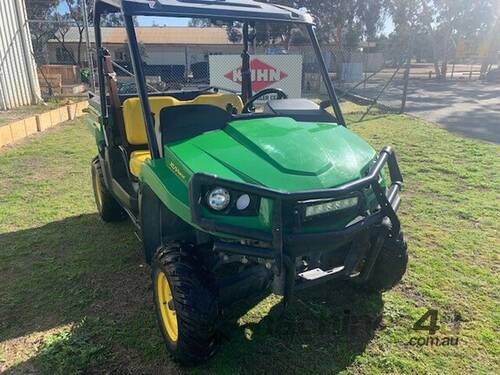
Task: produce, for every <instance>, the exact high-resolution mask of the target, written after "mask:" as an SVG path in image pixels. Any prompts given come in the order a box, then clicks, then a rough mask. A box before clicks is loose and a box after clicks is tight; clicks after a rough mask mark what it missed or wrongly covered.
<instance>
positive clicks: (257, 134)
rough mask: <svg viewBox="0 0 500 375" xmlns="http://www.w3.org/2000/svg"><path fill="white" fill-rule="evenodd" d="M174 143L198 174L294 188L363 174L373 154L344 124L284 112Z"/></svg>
mask: <svg viewBox="0 0 500 375" xmlns="http://www.w3.org/2000/svg"><path fill="white" fill-rule="evenodd" d="M170 148H171V150H172V151H173V152H174V153H175V154H176V155H177V157H179V159H180V160H181V161H182V162H183V163H184V164H185V165H186V166H187V167H189V168H190V169H191V170H192V171H193V172H195V173H196V172H203V173H207V174H214V175H217V176H219V177H223V178H227V179H232V180H236V181H245V182H249V183H253V184H257V185H262V186H266V187H269V188H273V189H276V190H281V191H290V192H293V191H300V190H311V189H323V188H331V187H335V186H339V185H342V184H344V183H347V182H350V181H353V180H356V179H359V178H361V177H362V175H361V174H362V171H364V170H365V167H366V166H367V165H368V163H369V162H370V161H371V160H372V159H373V158H374V156H375V151H374V150H373V148H372V147H370V146H369V145H368V144H367V143H366V142H365V141H363V140H362V139H361V138H359V137H358V136H357V135H355V134H354V133H352V132H351V131H349V130H348V129H346V128H344V127H343V126H338V125H332V124H322V123H308V122H297V121H295V120H293V119H291V118H286V117H274V118H260V119H251V120H238V121H233V122H231V123H230V124H229V125H228V126H227V127H226V128H225V129H223V130H218V131H213V132H209V133H205V134H202V135H200V136H197V137H195V138H192V139H189V140H186V141H183V142H181V143H178V144H175V145H171V146H170Z"/></svg>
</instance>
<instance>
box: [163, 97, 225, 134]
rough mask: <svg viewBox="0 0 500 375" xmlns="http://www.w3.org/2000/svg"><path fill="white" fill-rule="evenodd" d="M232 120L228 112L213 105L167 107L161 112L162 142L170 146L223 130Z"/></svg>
mask: <svg viewBox="0 0 500 375" xmlns="http://www.w3.org/2000/svg"><path fill="white" fill-rule="evenodd" d="M232 119H233V118H232V115H231V114H230V113H229V112H228V111H225V110H224V109H222V108H220V107H216V106H213V105H206V104H193V105H182V106H173V107H166V108H163V109H162V110H161V111H160V129H161V134H162V142H163V144H168V143H172V142H177V141H181V140H183V139H189V138H193V137H196V136H197V135H200V134H203V133H206V132H208V131H212V130H219V129H223V128H224V127H226V125H227V124H228V123H229V122H230V121H231V120H232Z"/></svg>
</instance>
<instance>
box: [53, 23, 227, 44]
mask: <svg viewBox="0 0 500 375" xmlns="http://www.w3.org/2000/svg"><path fill="white" fill-rule="evenodd" d="M135 30H136V33H137V39H138V41H139V42H140V43H142V44H181V45H224V44H233V43H231V42H230V41H229V38H228V35H227V32H226V30H225V29H223V28H221V27H204V28H200V27H185V26H179V27H171V26H168V27H136V28H135ZM101 31H102V43H103V45H104V46H105V45H106V44H123V43H126V42H127V40H128V38H127V32H126V30H125V28H124V27H103V28H101ZM89 32H90V40H92V41H94V40H95V38H94V28H93V27H91V28H89ZM79 38H80V34H79V32H78V28H76V27H71V28H70V29H69V30H68V31H67V32H66V33H65V34H64V41H65V43H78V41H79ZM49 42H56V40H51V41H49Z"/></svg>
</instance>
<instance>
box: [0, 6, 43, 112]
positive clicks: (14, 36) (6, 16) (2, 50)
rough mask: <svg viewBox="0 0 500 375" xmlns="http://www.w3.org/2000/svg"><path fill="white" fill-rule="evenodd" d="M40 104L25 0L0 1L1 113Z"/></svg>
mask: <svg viewBox="0 0 500 375" xmlns="http://www.w3.org/2000/svg"><path fill="white" fill-rule="evenodd" d="M40 100H41V96H40V85H39V83H38V76H37V71H36V63H35V59H34V57H33V47H32V45H31V38H30V30H29V25H28V21H27V15H26V6H25V3H24V0H2V1H0V110H7V109H12V108H16V107H20V106H23V105H30V104H35V103H37V102H39V101H40Z"/></svg>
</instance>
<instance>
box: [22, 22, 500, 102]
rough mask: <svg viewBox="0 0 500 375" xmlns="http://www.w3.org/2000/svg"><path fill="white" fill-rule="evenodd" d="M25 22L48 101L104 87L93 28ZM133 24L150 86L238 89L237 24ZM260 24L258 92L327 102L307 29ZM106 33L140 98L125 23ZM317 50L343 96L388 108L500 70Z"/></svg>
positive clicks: (370, 47) (358, 48) (254, 44)
mask: <svg viewBox="0 0 500 375" xmlns="http://www.w3.org/2000/svg"><path fill="white" fill-rule="evenodd" d="M160 21H161V20H160ZM29 24H30V29H31V36H32V44H33V50H34V54H35V60H36V62H37V66H38V76H39V81H40V86H41V88H42V94H43V95H44V96H45V97H46V98H48V97H53V96H76V95H85V92H86V91H87V90H89V89H91V90H92V89H94V87H98V84H97V82H96V79H95V77H96V74H95V73H96V67H95V56H96V55H95V46H94V30H93V28H92V27H90V28H89V30H88V33H87V32H86V30H85V27H84V25H82V24H81V23H78V22H74V21H68V20H64V21H49V20H30V21H29ZM136 25H137V26H136V31H137V37H138V40H139V51H140V55H141V58H142V64H143V70H144V73H145V76H146V82H147V87H148V90H149V91H151V92H155V91H156V92H166V91H171V90H192V89H199V88H203V87H208V86H217V87H221V88H223V89H225V90H227V91H234V92H239V91H241V87H240V86H241V79H242V77H241V74H242V73H241V72H242V69H241V68H242V67H241V54H242V45H243V44H242V40H241V39H242V35H241V28H238V27H234V25H233V26H232V27H228V26H224V25H222V26H221V25H219V26H214V25H211V24H207V23H206V20H192V21H191V22H190V23H189V25H188V26H178V27H166V26H151V25H150V24H149V25H146V24H141V20H137V21H136ZM255 29H256V30H253V31H254V34H251V35H253V39H252V40H251V43H250V49H249V51H248V53H249V54H250V56H251V60H250V64H251V66H250V68H251V69H250V70H251V74H252V89H253V92H254V93H255V92H257V91H260V90H262V89H264V88H269V87H274V88H281V89H283V90H284V91H285V92H286V93H287V94H288V95H289V96H291V97H307V98H311V99H318V100H321V99H324V98H326V96H327V94H326V87H325V85H324V84H323V83H322V78H321V75H320V71H319V69H318V68H319V67H318V64H317V61H316V59H315V55H314V52H313V50H312V47H311V46H310V45H309V44H308V40H307V32H305V31H304V30H301V29H300V26H298V27H295V28H293V29H292V30H288V31H287V34H286V35H285V37H283V35H284V34H283V32H282V33H281V34H280V35H281V36H280V37H276V30H272V32H270V31H269V29H268V28H262V27H261V28H260V29H259V25H257V26H256V28H255ZM279 31H280V32H281V30H279ZM87 38H88V40H87ZM102 39H103V46H104V47H105V48H106V49H107V50H108V51H109V58H110V60H111V61H112V64H113V67H114V71H115V73H116V77H117V80H118V89H119V93H120V94H123V95H127V94H130V95H132V94H135V93H136V91H137V90H136V87H135V79H134V76H133V69H132V64H131V61H130V52H129V47H128V45H127V39H128V38H127V34H126V31H125V28H124V27H120V26H118V27H116V26H115V27H103V28H102ZM321 50H322V54H323V57H324V59H325V62H326V65H327V68H328V71H329V75H330V79H331V80H332V81H333V83H334V85H335V88H336V90H337V92H338V94H339V97H340V98H341V99H343V100H350V101H354V102H357V103H359V104H364V105H368V106H374V105H377V106H379V107H382V108H384V109H387V110H391V111H404V110H405V107H406V103H407V101H408V100H409V99H412V95H425V90H426V88H427V87H428V86H429V85H438V86H445V85H446V84H449V83H450V82H461V83H464V84H467V82H476V81H480V80H488V79H489V78H488V77H489V76H494V74H495V72H496V71H497V70H498V68H499V66H498V62H499V58H498V56H495V57H494V58H493V59H492V61H491V63H489V64H488V65H487V67H486V70H485V67H484V59H483V58H482V57H481V56H479V55H478V54H477V53H472V52H471V53H469V54H467V53H461V54H460V56H455V58H454V59H450V61H449V63H448V64H447V67H446V69H444V67H443V66H440V67H439V68H440V69H439V71H440V72H441V74H440V75H438V74H436V65H435V64H434V63H433V62H432V61H430V60H426V59H425V58H419V59H416V58H413V59H411V60H410V59H408V49H406V48H394V47H393V46H390V45H387V44H383V43H381V44H378V43H364V42H362V43H358V44H356V45H353V46H337V45H335V44H322V45H321ZM443 71H444V72H445V73H444V75H443V74H442V72H443ZM492 72H493V73H492ZM490 73H492V74H490ZM422 91H423V92H424V94H422Z"/></svg>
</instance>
